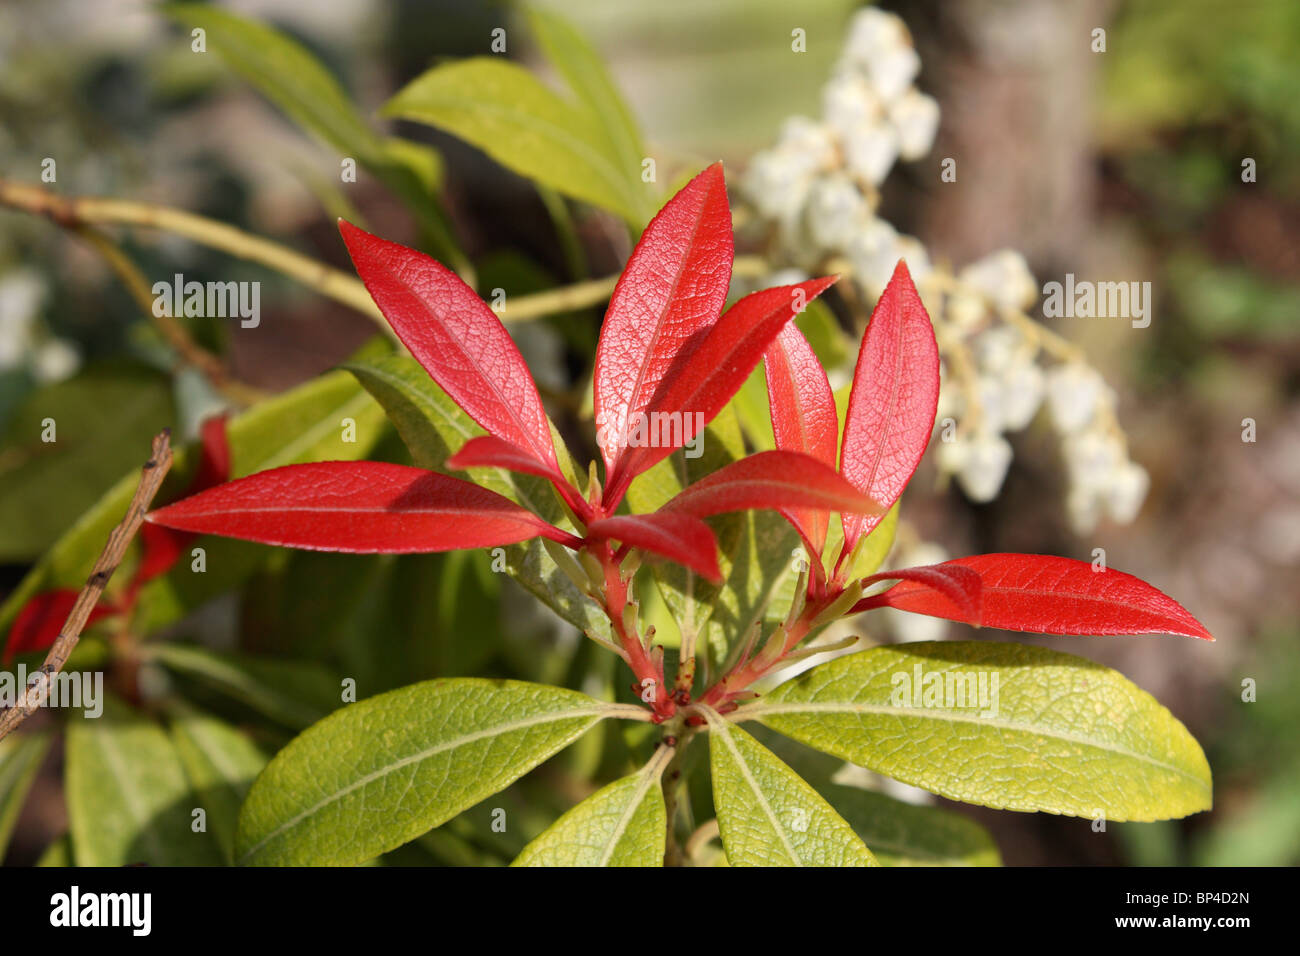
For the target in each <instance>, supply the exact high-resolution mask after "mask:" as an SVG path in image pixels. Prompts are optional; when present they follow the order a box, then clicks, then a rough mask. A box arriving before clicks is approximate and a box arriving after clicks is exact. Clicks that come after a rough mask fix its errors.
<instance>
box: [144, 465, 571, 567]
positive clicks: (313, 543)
mask: <svg viewBox="0 0 1300 956" xmlns="http://www.w3.org/2000/svg"><path fill="white" fill-rule="evenodd" d="M148 520H149V521H153V522H156V523H158V524H163V525H166V526H167V527H169V528H179V529H181V530H184V531H196V532H199V533H201V534H219V535H224V536H226V537H231V538H241V539H243V540H246V541H260V542H262V543H263V544H275V545H282V546H285V547H291V548H308V549H311V550H316V551H348V552H352V553H358V554H375V553H381V554H406V553H423V552H430V551H452V550H455V549H457V548H486V547H492V546H494V545H499V544H514V543H515V542H517V541H524V540H527V539H528V538H534V537H537V536H538V535H543V536H545V537H550V538H553V539H554V540H556V541H561V542H563V541H566V540H572V537H571V536H569V535H566V534H565V533H564V532H562V531H560V530H559V529H558V528H556V527H554V526H552V525H549V524H547V523H546V522H545V521H543V520H542V519H540V518H538V517H537V516H536V515H534V514H532V513H531V512H529V511H525V510H524V509H523V508H521V507H519V506H518V505H517V504H515V503H514V502H512V501H510V500H509V499H507V498H503V497H501V495H498V494H497V493H496V492H493V491H488V490H487V489H486V488H480V487H479V486H478V485H474V484H470V483H469V482H468V481H462V480H460V479H459V478H452V477H450V476H448V475H441V474H438V473H437V472H432V471H425V470H424V469H423V468H411V467H408V466H406V465H392V464H388V463H386V462H377V461H365V462H330V461H323V462H315V463H312V464H306V465H287V466H285V467H284V468H276V469H273V470H271V471H264V472H261V473H259V474H256V475H249V476H248V477H247V478H240V479H238V480H236V481H232V482H229V483H227V484H224V485H219V486H218V487H216V488H211V489H209V490H207V491H205V492H202V493H200V494H197V495H195V496H194V497H192V498H186V499H184V500H183V501H178V502H176V503H175V504H173V505H168V506H167V507H165V508H162V509H160V510H158V511H153V512H150V514H149V516H148Z"/></svg>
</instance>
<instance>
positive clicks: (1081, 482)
mask: <svg viewBox="0 0 1300 956" xmlns="http://www.w3.org/2000/svg"><path fill="white" fill-rule="evenodd" d="M920 65H921V63H920V58H919V57H918V56H917V53H916V50H915V49H914V48H913V46H912V40H911V37H910V36H909V34H908V32H907V28H906V26H905V25H904V24H903V21H902V20H900V19H899V18H898V17H897V16H895V15H893V14H890V13H884V12H882V11H880V10H876V9H874V8H866V9H864V10H862V11H860V12H859V13H857V14H856V15H855V16H854V18H853V20H852V22H851V25H850V29H849V35H848V40H847V42H846V45H845V50H844V53H843V54H842V56H841V57H840V60H839V62H838V63H837V64H836V66H835V69H834V73H833V75H832V76H831V79H830V81H829V82H828V83H827V85H826V87H825V89H824V92H823V104H822V105H823V109H822V118H821V120H819V121H818V120H811V119H808V118H806V117H793V118H791V119H789V120H787V122H786V123H785V125H784V127H783V128H782V130H781V135H780V138H779V140H778V142H777V144H776V145H775V146H774V147H772V148H770V149H767V150H764V151H762V152H760V153H758V154H757V155H756V156H755V157H754V158H753V160H752V162H751V164H750V167H749V169H748V170H747V172H746V175H745V178H744V180H743V182H742V187H741V188H742V191H743V193H744V195H745V197H746V199H747V200H748V202H749V203H750V205H751V206H752V208H753V209H754V211H755V212H757V213H758V215H759V217H760V218H761V219H762V220H763V221H764V222H765V223H768V224H770V225H771V226H773V227H774V239H775V243H774V248H772V249H771V251H770V253H769V256H770V258H771V259H772V260H773V261H774V264H775V265H777V266H778V267H786V268H788V267H794V268H796V269H799V270H808V271H811V270H814V269H818V268H819V267H825V266H826V265H827V264H828V263H830V262H831V261H832V260H841V261H845V262H846V263H847V267H848V271H849V272H850V274H851V275H852V278H853V280H854V281H855V282H856V283H857V284H858V286H859V287H860V288H861V289H862V292H863V294H864V295H865V296H867V297H868V298H871V299H874V298H876V297H878V296H879V294H880V292H881V290H882V289H883V288H884V286H885V284H886V282H888V280H889V277H890V276H891V275H892V274H893V270H894V266H895V264H896V263H897V262H898V260H899V259H900V258H901V259H903V260H905V261H906V262H907V265H908V269H909V271H910V272H911V274H912V278H913V280H914V281H915V282H916V284H917V287H918V290H919V291H920V293H921V297H922V299H923V300H924V301H925V304H926V307H927V310H928V311H929V312H930V316H931V318H932V319H933V320H934V324H935V330H936V334H937V336H938V338H939V344H940V350H941V353H942V356H943V363H942V367H941V374H942V381H943V385H942V388H941V392H940V400H939V413H938V415H937V423H938V429H939V431H938V438H939V442H938V443H937V444H938V448H937V449H936V460H937V462H938V465H939V468H940V470H941V471H942V472H943V473H944V474H947V475H951V476H953V477H955V478H956V480H957V483H958V484H959V485H960V487H961V488H962V490H963V491H964V492H965V494H966V495H967V496H968V497H969V498H971V499H972V500H974V501H978V502H986V501H991V500H992V499H994V498H996V497H997V495H998V493H999V492H1000V491H1001V489H1002V484H1003V481H1004V480H1005V478H1006V475H1007V469H1008V468H1009V467H1010V465H1011V459H1012V448H1011V444H1010V443H1009V442H1008V441H1007V438H1006V435H1007V434H1008V433H1011V432H1016V431H1020V430H1022V429H1024V428H1027V427H1028V426H1029V424H1030V422H1031V421H1033V420H1034V418H1035V417H1036V415H1037V414H1038V412H1039V410H1040V408H1041V407H1042V406H1043V405H1044V404H1046V405H1047V406H1048V409H1049V411H1050V413H1051V420H1052V422H1053V424H1054V426H1055V428H1056V431H1057V432H1058V434H1059V435H1060V437H1061V442H1062V448H1063V457H1064V459H1065V463H1066V468H1067V471H1068V474H1069V479H1070V490H1069V493H1068V495H1067V510H1068V512H1069V516H1070V520H1071V523H1072V524H1073V526H1074V528H1075V530H1076V531H1078V532H1080V533H1086V532H1087V531H1089V530H1091V529H1092V528H1093V527H1095V526H1096V524H1097V522H1098V521H1099V520H1100V519H1101V518H1102V516H1103V515H1109V517H1110V518H1111V519H1113V520H1115V521H1117V522H1120V523H1127V522H1129V521H1132V520H1133V518H1134V517H1135V516H1136V515H1137V512H1138V509H1139V508H1140V507H1141V504H1142V500H1143V498H1144V497H1145V495H1146V491H1147V486H1148V484H1149V479H1148V476H1147V473H1146V471H1145V470H1143V469H1142V467H1141V466H1140V465H1137V464H1135V463H1133V462H1132V461H1130V460H1129V458H1128V455H1127V452H1126V450H1125V442H1124V437H1123V434H1122V432H1121V431H1120V429H1119V427H1118V425H1117V424H1116V421H1115V394H1114V392H1113V391H1112V390H1111V389H1110V387H1109V386H1107V385H1106V383H1105V382H1104V381H1103V380H1102V378H1101V376H1100V375H1098V374H1097V372H1096V371H1095V370H1093V369H1092V368H1091V367H1089V366H1088V365H1086V364H1085V363H1084V362H1083V361H1081V360H1080V359H1078V358H1076V357H1075V356H1074V355H1073V352H1072V351H1071V350H1069V349H1068V347H1067V349H1057V350H1056V352H1055V354H1048V353H1047V352H1046V351H1045V350H1044V346H1043V342H1042V341H1041V338H1042V337H1041V336H1039V335H1035V334H1034V331H1035V330H1036V329H1038V328H1039V327H1038V326H1036V325H1035V324H1034V323H1033V322H1032V320H1030V319H1028V318H1027V317H1026V316H1025V315H1024V312H1025V310H1027V309H1029V308H1031V307H1032V306H1033V305H1034V304H1035V303H1036V301H1037V300H1038V296H1039V287H1038V283H1037V282H1036V280H1035V279H1034V276H1033V274H1032V273H1031V272H1030V270H1029V266H1028V264H1027V263H1026V262H1025V259H1024V257H1023V256H1022V255H1021V254H1020V253H1018V252H1015V251H1013V250H1002V251H1000V252H995V253H993V254H991V255H988V256H985V257H984V258H982V259H980V260H978V261H976V262H973V263H971V264H969V265H967V266H966V267H965V268H963V269H961V270H960V272H958V274H957V275H956V276H955V277H954V276H952V275H951V274H950V273H948V272H946V270H943V269H936V268H934V267H932V265H931V262H930V257H929V254H928V253H927V251H926V249H925V247H924V246H923V245H922V244H921V242H920V241H919V240H917V239H915V238H913V237H911V236H905V235H900V234H899V233H898V231H897V230H896V229H895V228H894V227H893V226H892V225H890V224H889V223H888V222H886V221H885V220H883V219H881V218H880V217H879V216H877V215H876V209H877V207H878V206H879V192H878V189H877V187H878V186H879V185H880V183H881V182H883V181H884V179H885V177H886V176H887V175H888V173H889V171H890V169H891V168H892V167H893V165H894V163H895V162H896V161H897V160H899V159H903V160H914V159H919V158H921V157H922V156H924V155H925V154H926V153H927V152H929V150H930V147H931V145H932V143H933V141H934V136H935V132H936V130H937V128H938V123H939V106H938V104H937V103H936V102H935V100H934V99H933V98H931V97H929V96H926V95H925V94H923V93H921V92H919V91H918V90H917V89H916V88H915V87H914V86H913V85H912V84H913V81H914V80H915V78H916V75H917V72H918V71H919V70H920ZM832 268H834V267H832ZM1008 316H1010V317H1011V318H1010V319H1009V318H1008ZM1012 319H1016V320H1017V321H1012ZM828 371H830V373H831V375H832V380H834V379H835V375H836V370H828Z"/></svg>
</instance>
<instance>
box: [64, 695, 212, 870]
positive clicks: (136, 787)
mask: <svg viewBox="0 0 1300 956" xmlns="http://www.w3.org/2000/svg"><path fill="white" fill-rule="evenodd" d="M65 759H66V767H65V783H64V792H65V794H66V797H67V802H68V822H69V828H70V831H71V835H72V847H73V856H74V858H75V859H76V861H77V865H78V866H124V865H126V864H128V863H147V864H149V865H151V866H213V865H218V864H220V863H221V857H220V855H219V853H218V851H217V845H216V843H215V842H214V841H213V840H212V838H211V837H210V836H209V835H208V834H207V833H205V832H202V831H196V830H194V829H193V828H192V825H191V824H192V820H193V818H192V816H191V813H192V811H193V809H194V808H196V807H197V806H198V799H197V797H196V795H195V794H194V792H193V790H192V789H191V788H190V785H189V781H188V780H187V779H186V776H185V771H184V769H183V768H182V766H181V760H180V756H179V755H178V754H177V752H176V748H175V747H174V746H173V745H172V742H171V739H170V738H169V737H168V736H167V733H166V732H165V731H164V730H163V729H162V727H160V726H159V725H158V724H156V723H155V722H154V721H152V720H150V719H149V718H147V717H145V716H144V715H142V714H138V713H136V712H134V711H133V710H131V709H130V708H129V707H128V706H127V705H126V704H124V703H122V702H120V701H118V700H117V699H115V698H112V697H108V698H107V699H106V700H105V701H104V712H103V714H102V715H101V716H99V717H97V718H93V717H90V716H87V715H84V714H79V715H78V716H77V717H75V718H73V720H72V721H71V723H70V724H69V727H68V739H67V746H66V751H65Z"/></svg>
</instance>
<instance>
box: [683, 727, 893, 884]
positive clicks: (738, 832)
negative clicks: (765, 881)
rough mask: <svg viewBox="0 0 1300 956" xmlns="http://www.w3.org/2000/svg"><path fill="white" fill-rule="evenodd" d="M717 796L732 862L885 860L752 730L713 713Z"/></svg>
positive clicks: (801, 863) (821, 863) (711, 753)
mask: <svg viewBox="0 0 1300 956" xmlns="http://www.w3.org/2000/svg"><path fill="white" fill-rule="evenodd" d="M708 720H709V761H710V767H711V770H712V774H713V803H714V808H715V810H716V812H717V815H718V827H719V829H720V830H721V832H722V845H723V847H724V849H725V850H726V853H727V861H728V862H729V863H730V864H731V865H732V866H877V865H879V864H878V863H877V861H876V858H875V857H874V856H873V855H872V853H871V851H870V850H869V849H867V846H866V844H865V843H863V842H862V840H861V839H860V838H859V837H858V835H857V834H856V833H854V832H853V828H852V827H851V826H849V824H848V823H847V822H846V821H845V820H844V819H843V818H842V817H841V816H840V815H839V814H838V813H836V812H835V810H834V809H832V808H831V805H830V804H828V803H827V802H826V801H825V800H824V799H823V798H822V797H821V795H820V794H818V793H817V791H816V790H814V789H813V788H812V787H810V786H809V785H808V783H807V782H806V781H804V779H803V778H802V777H800V776H799V775H798V774H796V773H795V772H794V771H793V770H791V769H790V768H789V767H787V766H786V765H785V764H784V763H782V762H781V760H780V758H778V757H777V756H776V754H774V753H772V751H770V750H768V749H767V748H766V747H764V746H763V745H762V744H760V743H759V742H758V741H757V740H755V739H754V738H753V737H751V736H750V735H749V734H748V733H746V732H745V731H743V730H741V729H740V728H739V727H736V726H734V725H732V724H730V723H728V722H727V721H725V720H723V719H722V718H720V717H718V716H717V715H716V714H713V713H711V712H710V713H709V714H708Z"/></svg>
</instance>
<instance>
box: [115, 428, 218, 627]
mask: <svg viewBox="0 0 1300 956" xmlns="http://www.w3.org/2000/svg"><path fill="white" fill-rule="evenodd" d="M199 441H200V446H199V448H200V451H199V466H198V468H196V469H195V471H194V479H193V480H192V481H191V482H190V485H189V489H188V490H187V491H186V495H187V496H188V495H194V494H198V493H199V492H200V491H206V490H207V489H208V488H212V487H214V486H215V485H219V484H221V483H222V482H223V481H226V480H227V479H228V478H229V477H230V443H229V442H228V441H227V440H226V416H225V415H224V414H222V415H213V416H212V417H211V418H207V419H205V420H204V422H203V424H202V425H200V426H199ZM194 538H195V535H193V534H189V533H186V532H178V531H173V530H172V529H171V528H164V527H163V526H162V525H155V524H146V525H143V526H142V527H141V528H140V543H141V547H142V551H141V555H140V564H139V567H137V568H136V571H135V576H134V577H132V579H131V583H130V585H129V586H128V588H127V598H126V602H125V603H126V604H127V605H128V606H129V605H132V604H134V603H135V596H136V594H137V593H138V592H139V590H140V588H142V587H143V586H144V585H145V584H147V583H149V582H150V581H152V580H153V579H154V578H156V577H158V576H159V575H162V574H166V573H167V572H168V571H170V570H171V568H172V566H173V565H175V564H176V562H177V561H178V560H180V556H181V553H182V552H183V551H184V550H185V548H186V546H187V545H189V543H190V542H191V541H193V540H194Z"/></svg>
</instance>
